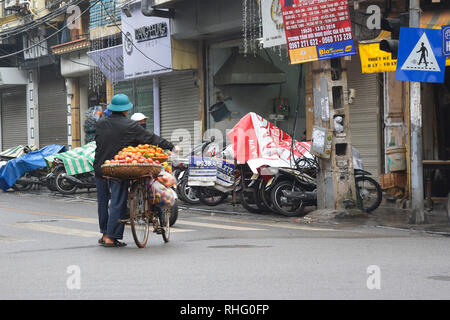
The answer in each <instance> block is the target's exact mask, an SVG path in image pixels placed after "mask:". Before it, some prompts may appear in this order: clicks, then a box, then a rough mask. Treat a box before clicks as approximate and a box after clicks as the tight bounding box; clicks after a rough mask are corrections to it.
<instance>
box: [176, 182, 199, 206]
mask: <svg viewBox="0 0 450 320" xmlns="http://www.w3.org/2000/svg"><path fill="white" fill-rule="evenodd" d="M177 191H178V195H179V196H180V199H181V200H183V201H184V202H187V203H189V204H199V203H200V199H199V197H198V196H197V192H196V190H195V189H194V188H192V187H190V186H189V185H188V179H182V180H181V182H180V184H179V186H178V188H177Z"/></svg>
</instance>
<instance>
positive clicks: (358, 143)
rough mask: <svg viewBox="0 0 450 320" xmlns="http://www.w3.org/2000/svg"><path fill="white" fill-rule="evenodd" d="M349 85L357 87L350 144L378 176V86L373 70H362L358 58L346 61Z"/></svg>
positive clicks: (352, 107) (351, 122)
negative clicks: (365, 72) (368, 71)
mask: <svg viewBox="0 0 450 320" xmlns="http://www.w3.org/2000/svg"><path fill="white" fill-rule="evenodd" d="M347 71H348V73H347V75H348V87H349V88H353V89H356V99H354V102H353V104H351V105H350V130H351V135H352V144H353V146H354V147H355V148H356V149H358V151H359V152H360V154H361V157H362V160H363V163H364V169H365V170H367V171H369V172H370V173H372V174H373V175H374V178H375V179H378V176H379V174H380V171H381V168H380V163H381V162H380V161H381V160H380V159H381V155H380V150H381V147H380V136H379V132H380V131H379V130H380V117H379V110H380V100H379V99H380V86H379V83H378V79H377V74H376V73H371V74H363V73H361V64H360V62H359V59H352V60H351V61H348V62H347Z"/></svg>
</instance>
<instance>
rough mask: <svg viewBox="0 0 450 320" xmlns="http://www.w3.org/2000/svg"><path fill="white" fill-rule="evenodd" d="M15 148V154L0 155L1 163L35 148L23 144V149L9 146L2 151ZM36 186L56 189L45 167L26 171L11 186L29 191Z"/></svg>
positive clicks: (17, 189)
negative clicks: (9, 147)
mask: <svg viewBox="0 0 450 320" xmlns="http://www.w3.org/2000/svg"><path fill="white" fill-rule="evenodd" d="M12 149H14V150H16V152H15V153H16V155H14V156H13V155H8V156H5V155H0V161H1V162H2V163H3V164H6V163H7V162H8V161H10V160H12V159H15V158H17V157H18V156H20V155H24V154H28V153H30V152H32V151H35V150H36V148H34V147H29V146H24V147H23V149H20V150H17V149H18V147H16V148H11V149H8V150H7V151H5V152H4V153H8V151H9V150H12ZM36 186H45V187H47V188H48V189H49V190H50V191H56V186H55V184H54V180H52V179H51V178H50V176H49V171H48V170H47V168H40V169H37V170H33V171H30V172H26V173H25V174H24V175H23V176H22V177H20V178H19V179H18V180H17V181H16V182H15V184H14V185H13V186H12V188H13V189H14V190H16V191H29V190H31V189H32V188H33V187H36Z"/></svg>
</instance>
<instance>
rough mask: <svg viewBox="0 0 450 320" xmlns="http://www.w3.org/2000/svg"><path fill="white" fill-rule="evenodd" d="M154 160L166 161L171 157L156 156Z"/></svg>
mask: <svg viewBox="0 0 450 320" xmlns="http://www.w3.org/2000/svg"><path fill="white" fill-rule="evenodd" d="M152 160H153V161H155V160H158V161H159V163H164V162H166V161H167V160H169V157H165V158H157V157H154V158H152Z"/></svg>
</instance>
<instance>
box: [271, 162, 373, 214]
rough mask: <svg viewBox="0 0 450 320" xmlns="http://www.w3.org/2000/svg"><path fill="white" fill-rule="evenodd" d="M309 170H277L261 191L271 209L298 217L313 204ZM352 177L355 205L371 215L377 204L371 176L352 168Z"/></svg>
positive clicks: (313, 188) (314, 194) (313, 187)
mask: <svg viewBox="0 0 450 320" xmlns="http://www.w3.org/2000/svg"><path fill="white" fill-rule="evenodd" d="M312 168H313V167H312V166H311V167H309V168H308V170H305V169H303V170H302V169H298V168H297V169H288V168H280V169H279V172H278V174H277V175H276V176H275V177H274V179H273V180H272V181H270V182H271V183H270V184H268V185H267V186H266V189H265V191H266V192H268V191H270V198H271V203H272V206H273V208H274V210H276V211H277V212H278V213H280V214H282V215H285V216H289V217H292V216H298V215H301V214H302V213H303V211H304V208H305V207H306V206H315V205H317V184H316V177H315V174H311V172H313V171H312V170H311V169H312ZM308 171H309V172H308ZM354 175H355V188H356V198H357V206H358V208H359V209H360V210H361V211H363V212H367V213H369V212H372V211H373V210H375V209H376V208H378V207H379V205H380V203H381V200H382V191H381V187H380V185H379V184H378V183H377V182H376V181H375V180H374V179H373V178H371V177H369V176H370V175H371V174H370V173H369V172H367V171H364V170H361V169H356V170H355V171H354ZM272 184H273V187H271V185H272Z"/></svg>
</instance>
